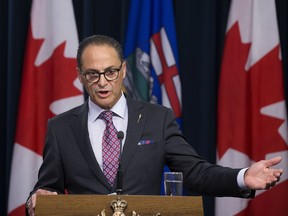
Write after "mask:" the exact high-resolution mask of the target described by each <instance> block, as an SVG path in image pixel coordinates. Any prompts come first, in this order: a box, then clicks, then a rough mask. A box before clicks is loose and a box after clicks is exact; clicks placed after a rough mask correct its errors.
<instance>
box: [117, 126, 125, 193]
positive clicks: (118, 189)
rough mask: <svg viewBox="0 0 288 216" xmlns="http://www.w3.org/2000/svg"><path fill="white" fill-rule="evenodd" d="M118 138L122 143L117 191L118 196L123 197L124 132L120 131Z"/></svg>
mask: <svg viewBox="0 0 288 216" xmlns="http://www.w3.org/2000/svg"><path fill="white" fill-rule="evenodd" d="M117 138H118V139H119V141H120V152H119V165H118V170H117V189H116V194H117V195H121V194H122V187H123V171H122V167H121V155H122V140H123V138H124V133H123V131H119V132H118V133H117Z"/></svg>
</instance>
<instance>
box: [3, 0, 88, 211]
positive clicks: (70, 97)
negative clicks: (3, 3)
mask: <svg viewBox="0 0 288 216" xmlns="http://www.w3.org/2000/svg"><path fill="white" fill-rule="evenodd" d="M78 43H79V42H78V35H77V29H76V22H75V17H74V11H73V5H72V1H70V0H62V1H46V0H34V1H33V3H32V9H31V21H30V26H29V31H28V36H27V43H26V53H25V59H24V66H23V75H22V86H21V92H20V101H19V109H18V110H19V111H18V121H17V129H16V137H15V143H14V150H13V159H12V167H11V177H10V188H9V200H8V214H9V215H10V216H12V215H17V216H21V215H25V206H24V203H25V202H26V199H27V198H28V195H29V192H30V191H31V190H32V189H33V186H34V184H35V183H36V180H37V173H38V169H39V167H40V164H41V163H42V156H41V155H42V149H43V144H44V142H45V133H46V124H47V120H48V118H50V117H53V116H55V115H57V114H59V113H61V112H63V111H66V110H68V109H70V108H72V107H75V106H76V105H79V104H81V103H82V102H83V101H84V96H83V90H82V85H81V84H80V82H79V81H78V79H77V72H76V52H77V47H78Z"/></svg>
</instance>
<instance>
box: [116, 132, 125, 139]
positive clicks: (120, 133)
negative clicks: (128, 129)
mask: <svg viewBox="0 0 288 216" xmlns="http://www.w3.org/2000/svg"><path fill="white" fill-rule="evenodd" d="M117 138H118V139H120V140H122V139H123V138H124V133H123V131H118V132H117Z"/></svg>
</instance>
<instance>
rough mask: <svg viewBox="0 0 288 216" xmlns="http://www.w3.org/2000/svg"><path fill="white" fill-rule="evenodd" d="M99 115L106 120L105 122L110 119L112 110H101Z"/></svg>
mask: <svg viewBox="0 0 288 216" xmlns="http://www.w3.org/2000/svg"><path fill="white" fill-rule="evenodd" d="M99 117H100V118H101V119H104V120H105V121H106V123H108V122H111V121H112V117H113V112H112V111H110V110H108V111H103V112H102V113H101V114H100V115H99Z"/></svg>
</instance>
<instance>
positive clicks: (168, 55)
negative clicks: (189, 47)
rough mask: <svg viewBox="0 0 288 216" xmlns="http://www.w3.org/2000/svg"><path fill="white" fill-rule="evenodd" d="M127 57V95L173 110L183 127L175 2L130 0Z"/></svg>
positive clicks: (125, 48)
mask: <svg viewBox="0 0 288 216" xmlns="http://www.w3.org/2000/svg"><path fill="white" fill-rule="evenodd" d="M124 55H125V58H126V59H127V61H128V76H127V78H126V79H125V80H124V85H125V87H126V91H127V92H128V93H129V94H131V95H132V97H134V98H137V99H140V100H143V101H149V102H152V103H158V104H162V105H164V106H166V107H169V108H172V110H173V111H174V114H175V116H176V118H177V121H178V123H179V124H180V125H181V115H182V105H181V83H180V78H179V73H178V54H177V44H176V32H175V23H174V12H173V4H172V0H145V1H144V0H131V6H130V13H129V19H128V25H127V34H126V43H125V47H124Z"/></svg>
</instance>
